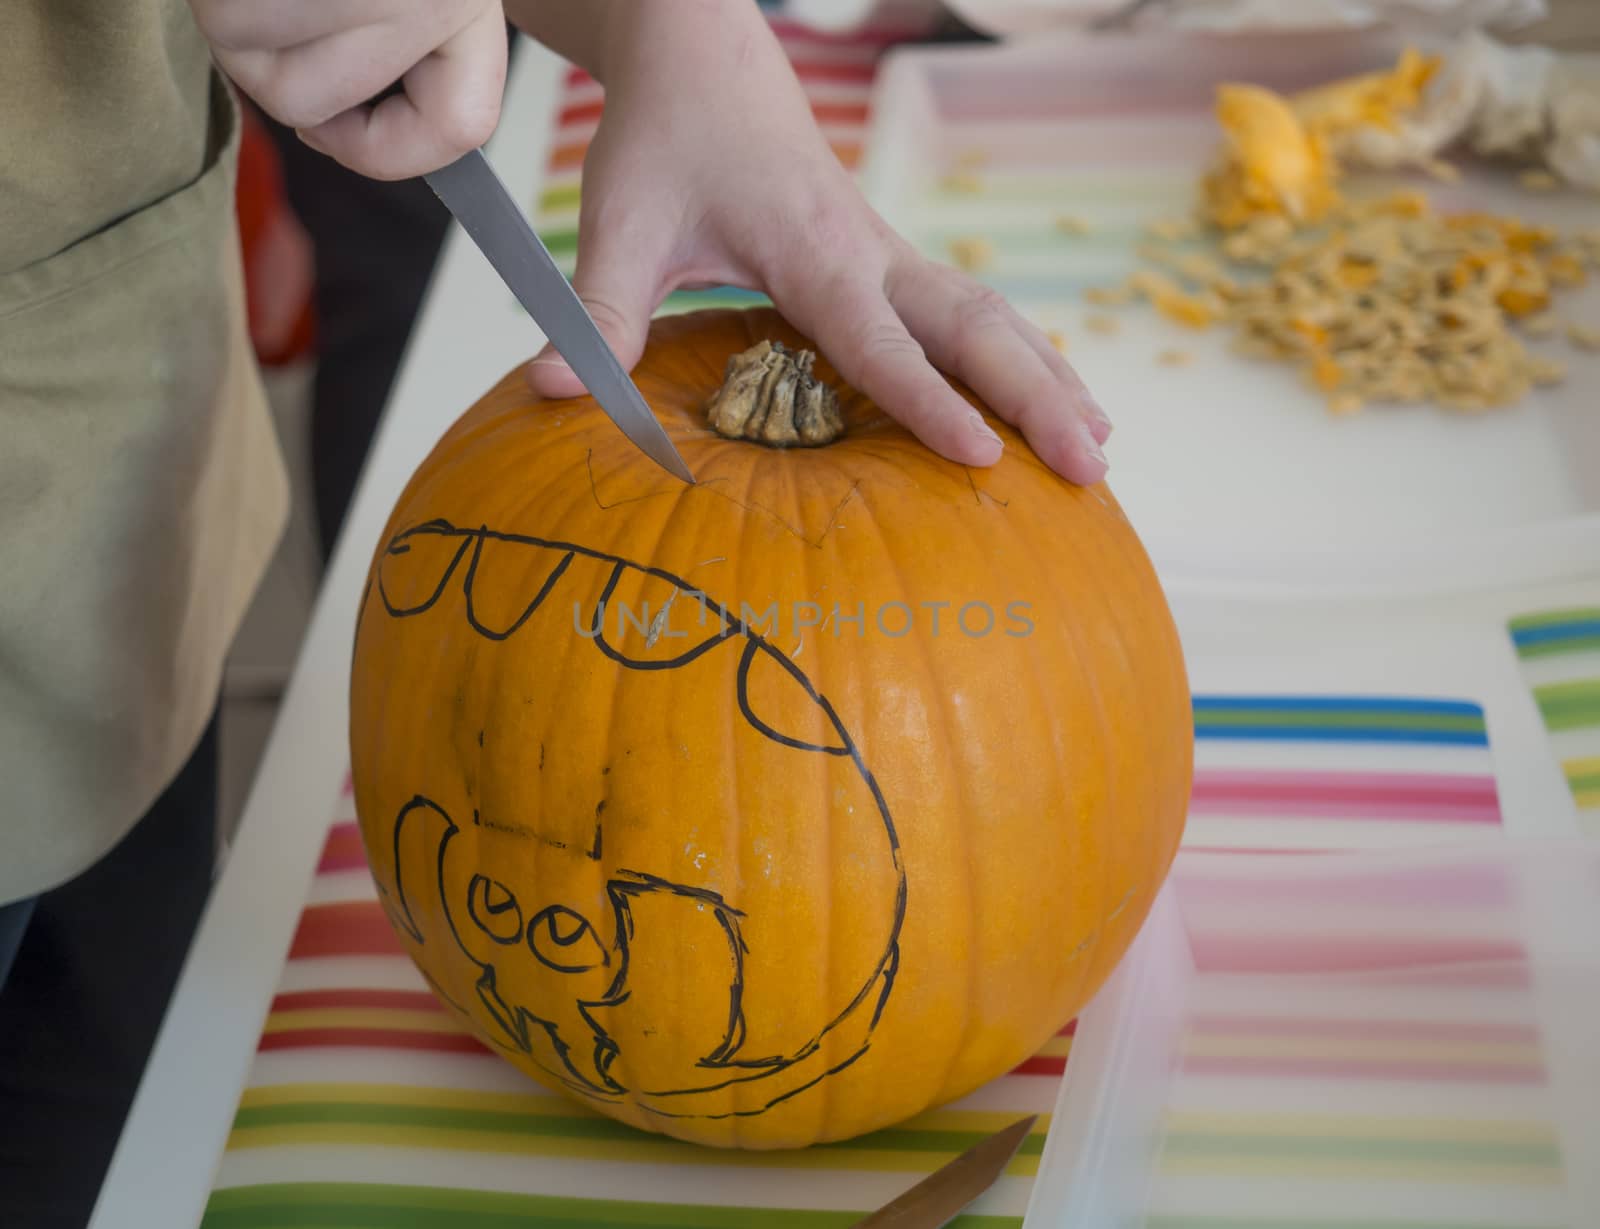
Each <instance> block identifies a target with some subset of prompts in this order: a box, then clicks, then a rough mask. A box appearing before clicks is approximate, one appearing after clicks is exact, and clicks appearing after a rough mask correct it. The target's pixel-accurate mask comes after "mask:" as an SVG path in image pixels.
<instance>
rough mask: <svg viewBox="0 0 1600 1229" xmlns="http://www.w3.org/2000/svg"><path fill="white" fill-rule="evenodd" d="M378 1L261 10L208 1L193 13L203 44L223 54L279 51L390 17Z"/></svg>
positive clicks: (255, 1)
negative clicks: (204, 38)
mask: <svg viewBox="0 0 1600 1229" xmlns="http://www.w3.org/2000/svg"><path fill="white" fill-rule="evenodd" d="M391 15H392V14H391V12H390V9H389V7H388V6H386V5H385V4H384V3H383V0H318V3H315V4H282V3H279V4H263V3H261V0H213V2H212V3H210V4H208V5H206V6H205V8H204V9H203V10H201V9H198V8H197V16H198V18H199V24H200V26H201V29H202V30H203V31H204V33H205V36H206V40H207V41H208V42H209V43H211V45H212V46H213V47H215V48H217V49H219V50H222V51H230V52H241V51H284V50H287V49H288V48H290V47H297V46H300V45H301V44H303V43H310V42H314V41H316V40H317V39H322V38H327V37H328V36H330V35H333V34H337V33H339V32H340V31H342V30H354V29H356V28H358V27H362V26H372V25H376V24H378V23H380V22H382V21H383V20H384V19H385V18H387V17H389V16H391Z"/></svg>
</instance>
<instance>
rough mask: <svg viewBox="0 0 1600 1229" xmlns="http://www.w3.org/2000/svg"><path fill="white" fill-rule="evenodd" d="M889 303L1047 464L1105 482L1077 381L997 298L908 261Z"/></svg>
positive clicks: (1070, 475)
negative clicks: (1048, 356) (1041, 349)
mask: <svg viewBox="0 0 1600 1229" xmlns="http://www.w3.org/2000/svg"><path fill="white" fill-rule="evenodd" d="M889 298H890V301H891V302H892V303H893V304H894V305H895V307H896V309H897V310H898V311H899V312H900V314H901V315H902V316H903V318H904V319H905V322H906V326H907V328H908V329H909V330H910V331H911V333H912V334H913V335H914V336H916V337H917V338H919V339H920V340H921V341H922V342H923V344H925V345H926V346H927V348H928V354H929V356H930V357H931V358H932V359H933V361H934V362H935V363H937V364H938V365H939V366H940V367H942V368H943V369H944V370H946V371H949V372H950V373H951V374H953V375H955V376H956V377H957V378H958V379H960V380H961V381H962V382H963V383H965V384H966V385H967V387H969V388H970V389H972V391H973V392H974V393H976V394H977V396H978V398H979V399H980V400H981V401H982V402H983V403H984V404H985V405H987V406H988V407H989V408H990V409H992V410H993V411H994V412H995V413H996V414H998V415H999V416H1000V417H1001V418H1003V419H1005V420H1006V421H1007V422H1009V423H1011V424H1012V425H1013V426H1015V427H1016V428H1017V429H1018V430H1020V431H1021V432H1022V434H1023V436H1024V438H1026V439H1027V441H1028V444H1029V446H1030V447H1032V449H1033V451H1034V452H1035V453H1036V454H1037V455H1038V457H1039V459H1040V460H1042V461H1043V462H1044V463H1045V464H1046V465H1048V466H1049V467H1050V468H1051V469H1053V470H1055V471H1056V472H1057V473H1058V474H1060V475H1061V476H1062V477H1064V478H1066V479H1068V480H1069V481H1072V482H1077V483H1083V484H1090V483H1095V482H1099V481H1100V480H1101V479H1102V478H1104V477H1105V474H1106V469H1107V465H1106V459H1105V454H1104V453H1103V452H1102V451H1101V450H1100V440H1099V439H1097V438H1096V437H1095V429H1094V428H1093V427H1092V426H1091V423H1090V410H1089V406H1090V405H1092V404H1093V402H1092V398H1089V397H1088V395H1087V390H1086V389H1084V388H1083V385H1082V382H1081V381H1079V380H1077V379H1076V378H1075V377H1073V378H1072V379H1070V380H1069V381H1067V382H1063V380H1062V378H1061V373H1060V370H1059V368H1057V367H1056V366H1055V365H1054V364H1052V363H1051V362H1050V361H1049V360H1048V359H1046V357H1045V356H1044V355H1043V354H1041V353H1040V352H1039V351H1038V350H1037V349H1036V348H1035V346H1034V345H1033V344H1032V343H1031V342H1030V340H1029V338H1028V337H1027V335H1026V334H1025V333H1024V332H1022V331H1020V330H1019V329H1018V328H1017V325H1016V321H1015V319H1014V318H1013V315H1012V313H1011V312H1010V310H1009V309H1008V307H1007V305H1006V303H1005V300H1004V299H1003V298H1002V297H1001V296H999V295H997V294H996V293H995V292H994V291H992V290H990V289H988V288H987V287H983V286H979V285H977V284H976V283H971V282H967V281H966V280H965V279H956V278H951V277H948V276H946V275H943V274H941V273H940V272H939V271H938V268H937V266H935V265H932V264H930V263H928V262H926V261H923V260H921V259H919V258H915V257H912V258H909V259H908V260H907V261H906V263H905V264H904V265H902V266H900V267H898V268H897V269H896V270H894V271H893V273H892V275H891V278H890V280H889ZM1045 344H1046V346H1048V344H1049V343H1048V342H1046V343H1045ZM1057 357H1058V358H1059V355H1058V356H1057ZM1062 365H1063V366H1064V365H1065V364H1064V363H1063V364H1062ZM1101 417H1104V416H1103V415H1101Z"/></svg>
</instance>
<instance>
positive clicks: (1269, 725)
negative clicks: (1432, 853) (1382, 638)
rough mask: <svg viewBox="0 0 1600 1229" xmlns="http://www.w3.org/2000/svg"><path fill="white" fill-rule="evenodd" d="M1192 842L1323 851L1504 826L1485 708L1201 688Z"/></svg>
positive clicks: (1188, 843) (1462, 835)
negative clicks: (1214, 691) (1204, 690)
mask: <svg viewBox="0 0 1600 1229" xmlns="http://www.w3.org/2000/svg"><path fill="white" fill-rule="evenodd" d="M1194 713H1195V780H1194V791H1193V794H1192V800H1191V802H1190V806H1189V825H1188V829H1187V831H1186V833H1185V840H1184V844H1185V847H1186V848H1188V849H1192V850H1223V849H1226V850H1234V851H1248V850H1263V851H1276V852H1286V851H1291V850H1295V851H1302V852H1314V851H1317V850H1328V849H1351V848H1380V847H1398V846H1414V845H1426V844H1437V843H1442V842H1446V841H1459V840H1464V839H1471V838H1473V837H1475V836H1484V835H1488V836H1497V835H1498V834H1499V832H1500V830H1501V829H1500V801H1499V795H1498V792H1497V790H1496V788H1495V778H1494V765H1493V761H1492V758H1491V754H1490V750H1489V735H1488V729H1487V726H1486V725H1485V721H1484V715H1483V709H1482V708H1481V707H1480V706H1479V705H1477V704H1475V703H1472V702H1470V701H1466V700H1456V699H1433V698H1412V697H1396V696H1376V695H1375V696H1348V695H1347V696H1327V695H1324V696H1260V695H1254V696H1227V695H1218V696H1201V697H1198V698H1197V699H1196V700H1195V706H1194Z"/></svg>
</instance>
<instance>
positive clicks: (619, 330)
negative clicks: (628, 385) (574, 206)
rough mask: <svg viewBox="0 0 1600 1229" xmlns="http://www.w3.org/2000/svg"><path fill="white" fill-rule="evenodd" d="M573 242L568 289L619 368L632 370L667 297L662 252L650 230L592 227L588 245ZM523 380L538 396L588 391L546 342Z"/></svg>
mask: <svg viewBox="0 0 1600 1229" xmlns="http://www.w3.org/2000/svg"><path fill="white" fill-rule="evenodd" d="M586 237H587V236H583V237H580V238H579V241H578V267H577V269H576V270H575V271H574V272H573V276H572V288H573V289H574V290H575V291H577V293H578V298H580V299H582V300H583V305H584V307H585V308H587V309H588V312H589V316H590V318H591V319H592V320H593V321H594V323H595V327H596V328H598V329H599V330H600V335H601V336H602V337H604V338H605V339H606V344H607V345H609V346H610V347H611V351H612V353H613V354H615V355H616V356H617V361H618V362H620V363H621V364H622V367H623V370H624V371H631V370H632V369H633V365H634V364H635V363H637V362H638V361H639V358H640V356H641V355H642V354H643V353H644V347H645V342H646V341H647V339H648V338H649V334H650V318H651V317H652V316H653V315H654V314H655V310H656V308H658V307H660V306H661V301H662V299H663V298H665V297H666V295H665V293H664V289H663V284H662V265H663V263H664V255H658V254H657V249H658V248H659V247H660V246H661V245H660V243H659V241H658V240H657V239H656V238H655V237H654V236H653V234H652V233H649V232H645V233H637V232H636V233H635V234H634V235H632V236H631V237H630V235H629V233H628V231H627V230H625V229H624V230H621V231H604V232H600V231H596V232H595V240H594V244H593V247H592V248H591V249H589V250H586V247H585V244H584V238H586ZM527 376H528V384H529V385H530V386H531V387H532V389H533V391H534V392H536V393H537V394H539V396H541V397H552V398H561V397H581V396H583V395H584V394H585V393H586V392H587V391H588V390H587V389H586V388H585V387H584V384H583V381H582V380H580V379H579V378H578V376H577V374H576V373H575V372H574V371H573V370H572V368H571V367H570V366H569V365H568V363H567V360H566V359H564V358H562V357H561V355H560V353H559V352H558V351H557V350H556V348H555V347H554V346H553V345H550V344H549V343H546V344H545V347H544V348H543V349H542V350H540V351H539V353H538V355H537V356H535V357H534V358H533V360H532V361H530V362H529V364H528V368H527Z"/></svg>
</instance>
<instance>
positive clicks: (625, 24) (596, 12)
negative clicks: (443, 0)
mask: <svg viewBox="0 0 1600 1229" xmlns="http://www.w3.org/2000/svg"><path fill="white" fill-rule="evenodd" d="M505 12H506V17H507V18H508V19H509V20H510V21H511V23H512V24H513V25H515V26H516V27H517V28H518V29H520V30H521V31H523V33H525V34H527V35H528V36H529V37H530V38H532V39H534V40H535V41H537V42H540V43H543V44H544V45H545V46H546V47H548V48H550V50H552V51H554V52H555V53H556V54H557V55H559V56H561V57H562V58H564V59H566V60H570V61H571V62H572V63H574V64H576V65H577V66H578V67H579V68H582V69H584V70H585V71H586V72H588V73H589V74H590V75H591V76H593V77H595V78H596V79H597V80H599V81H600V82H601V83H602V84H607V85H610V84H612V83H611V82H610V81H609V80H608V79H609V78H610V77H611V76H613V75H618V74H620V75H623V76H629V75H633V74H635V73H637V72H638V71H639V69H640V67H641V61H643V62H646V63H648V62H649V61H651V60H654V61H655V62H656V64H657V65H658V66H659V67H660V68H661V69H663V70H665V71H669V72H671V73H673V74H674V75H675V76H677V77H678V78H679V79H680V80H682V79H685V78H687V79H689V80H695V79H697V78H696V75H695V74H696V73H697V72H699V71H701V69H702V68H704V67H708V66H709V67H711V68H712V69H713V71H719V73H726V72H728V71H729V70H730V69H738V68H740V67H744V66H745V64H744V63H741V61H746V60H747V58H748V54H749V51H750V48H751V41H750V40H751V38H752V36H753V37H755V38H756V39H758V40H765V39H768V38H770V34H769V30H768V26H767V22H766V18H765V17H764V16H763V15H762V13H761V10H760V9H759V8H758V7H757V6H756V4H755V3H754V0H505ZM730 56H731V57H732V58H733V59H734V60H735V63H733V64H730V63H728V60H729V58H730ZM758 58H759V57H758ZM785 67H786V65H785Z"/></svg>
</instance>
